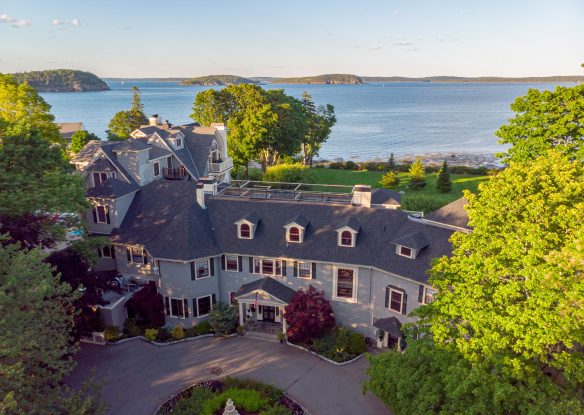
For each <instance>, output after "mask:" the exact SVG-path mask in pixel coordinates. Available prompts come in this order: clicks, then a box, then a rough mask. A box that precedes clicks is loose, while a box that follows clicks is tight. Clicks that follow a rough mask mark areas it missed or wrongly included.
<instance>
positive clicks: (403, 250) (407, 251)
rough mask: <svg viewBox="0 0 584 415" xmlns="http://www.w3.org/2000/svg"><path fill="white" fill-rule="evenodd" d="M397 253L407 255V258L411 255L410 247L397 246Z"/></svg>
mask: <svg viewBox="0 0 584 415" xmlns="http://www.w3.org/2000/svg"><path fill="white" fill-rule="evenodd" d="M399 254H400V255H401V256H407V257H408V258H411V257H412V249H411V248H408V247H406V246H401V245H400V247H399Z"/></svg>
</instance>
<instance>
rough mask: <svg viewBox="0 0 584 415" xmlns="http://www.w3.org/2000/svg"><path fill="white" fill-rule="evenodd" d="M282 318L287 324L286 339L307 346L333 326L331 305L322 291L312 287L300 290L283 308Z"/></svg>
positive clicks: (333, 317)
mask: <svg viewBox="0 0 584 415" xmlns="http://www.w3.org/2000/svg"><path fill="white" fill-rule="evenodd" d="M284 318H285V319H286V322H287V323H288V338H289V339H290V341H292V342H296V343H304V344H309V343H311V342H312V340H313V339H316V338H319V337H321V336H323V335H324V334H326V333H327V332H328V331H329V330H330V329H331V328H332V327H333V326H334V324H335V316H334V314H333V308H332V307H331V303H330V302H329V301H328V300H327V299H326V298H325V296H324V291H317V289H316V288H314V287H313V286H312V285H310V287H309V288H308V290H305V289H304V288H301V289H300V290H298V291H296V294H294V296H293V297H292V299H291V300H290V303H289V304H288V305H287V306H286V307H285V308H284Z"/></svg>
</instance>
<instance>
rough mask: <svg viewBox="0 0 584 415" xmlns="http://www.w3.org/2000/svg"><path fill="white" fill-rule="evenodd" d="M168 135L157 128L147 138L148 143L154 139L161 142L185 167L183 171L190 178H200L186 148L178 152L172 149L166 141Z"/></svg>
mask: <svg viewBox="0 0 584 415" xmlns="http://www.w3.org/2000/svg"><path fill="white" fill-rule="evenodd" d="M170 135H171V133H169V132H168V131H166V130H163V129H161V128H158V129H157V130H156V131H155V132H154V133H153V134H152V136H151V137H150V138H149V141H151V140H152V139H153V138H156V137H158V138H159V139H160V140H162V142H163V143H164V144H165V145H166V147H167V148H168V150H169V151H170V152H172V154H174V155H175V157H176V158H177V159H178V161H180V162H181V164H182V165H183V166H185V169H187V171H188V172H189V174H190V175H191V176H192V178H193V179H195V180H197V179H198V178H199V177H201V175H200V174H199V171H198V170H197V167H196V166H195V163H194V162H193V158H192V157H191V153H190V152H189V150H188V148H187V146H185V147H183V148H181V149H179V150H177V149H175V148H173V146H172V144H171V143H170V142H169V141H168V139H169V137H170ZM185 140H186V138H185Z"/></svg>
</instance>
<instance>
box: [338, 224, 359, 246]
mask: <svg viewBox="0 0 584 415" xmlns="http://www.w3.org/2000/svg"><path fill="white" fill-rule="evenodd" d="M345 231H349V232H351V235H352V237H351V245H343V244H342V238H341V235H342V234H343V232H345ZM356 242H357V232H355V230H354V229H351V228H349V227H348V226H345V227H343V228H341V229H337V245H338V246H342V247H343V248H354V247H355V244H356Z"/></svg>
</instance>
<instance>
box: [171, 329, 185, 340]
mask: <svg viewBox="0 0 584 415" xmlns="http://www.w3.org/2000/svg"><path fill="white" fill-rule="evenodd" d="M171 333H172V337H173V338H174V339H175V340H182V339H184V338H185V329H183V328H182V326H174V327H173V328H172V332H171Z"/></svg>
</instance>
